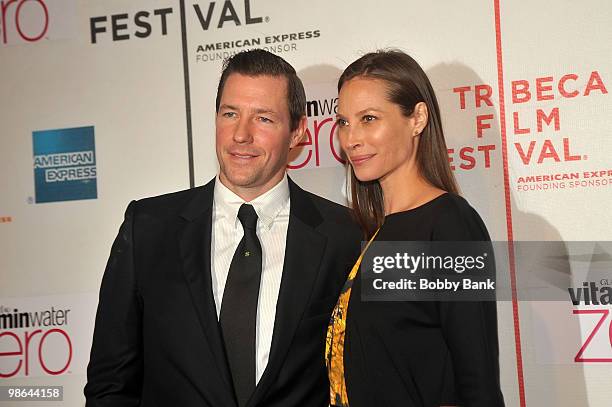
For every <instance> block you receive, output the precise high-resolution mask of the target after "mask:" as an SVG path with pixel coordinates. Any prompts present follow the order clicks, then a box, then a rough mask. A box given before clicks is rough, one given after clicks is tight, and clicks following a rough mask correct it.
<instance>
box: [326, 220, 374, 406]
mask: <svg viewBox="0 0 612 407" xmlns="http://www.w3.org/2000/svg"><path fill="white" fill-rule="evenodd" d="M377 233H378V231H376V233H374V235H373V236H372V238H371V239H370V241H369V242H368V244H367V245H366V247H365V248H364V249H363V251H362V252H361V255H360V256H359V258H358V259H357V262H356V263H355V265H354V266H353V268H352V269H351V272H350V273H349V276H348V278H347V280H346V283H344V287H342V292H341V293H340V298H338V302H337V303H336V307H335V308H334V311H333V312H332V315H331V319H330V321H329V326H328V327H327V338H326V340H325V364H326V365H327V375H328V376H329V397H330V403H331V405H332V406H338V407H348V406H349V401H348V395H347V394H346V381H345V378H344V334H345V331H346V314H347V311H348V304H349V299H350V298H351V288H352V287H353V280H354V279H355V276H356V275H357V272H358V271H359V266H361V261H362V260H363V255H364V254H365V252H366V250H368V247H370V243H372V241H373V240H374V238H375V237H376V234H377Z"/></svg>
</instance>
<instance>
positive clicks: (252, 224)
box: [238, 204, 257, 230]
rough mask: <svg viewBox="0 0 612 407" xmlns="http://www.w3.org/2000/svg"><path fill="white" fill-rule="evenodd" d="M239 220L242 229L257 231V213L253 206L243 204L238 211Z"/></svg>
mask: <svg viewBox="0 0 612 407" xmlns="http://www.w3.org/2000/svg"><path fill="white" fill-rule="evenodd" d="M238 219H239V220H240V223H242V227H243V228H246V229H252V230H256V228H257V213H255V208H253V205H249V204H242V206H240V209H239V210H238Z"/></svg>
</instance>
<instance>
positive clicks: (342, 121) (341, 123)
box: [336, 118, 348, 127]
mask: <svg viewBox="0 0 612 407" xmlns="http://www.w3.org/2000/svg"><path fill="white" fill-rule="evenodd" d="M336 124H337V125H338V126H340V127H346V126H348V122H347V121H346V120H345V119H340V118H338V119H336Z"/></svg>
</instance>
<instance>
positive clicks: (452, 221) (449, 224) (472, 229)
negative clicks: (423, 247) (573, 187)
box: [431, 192, 490, 240]
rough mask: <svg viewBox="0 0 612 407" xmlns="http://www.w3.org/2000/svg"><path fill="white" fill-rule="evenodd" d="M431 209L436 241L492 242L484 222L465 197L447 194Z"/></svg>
mask: <svg viewBox="0 0 612 407" xmlns="http://www.w3.org/2000/svg"><path fill="white" fill-rule="evenodd" d="M431 209H432V211H435V213H433V215H434V216H435V217H436V222H435V226H434V231H433V234H434V236H433V237H434V240H490V237H489V233H488V231H487V228H486V226H485V223H484V221H483V220H482V218H481V217H480V215H479V214H478V212H477V211H476V209H474V207H472V205H470V203H469V202H468V201H467V200H466V199H465V198H464V197H462V196H460V195H457V194H454V193H451V192H447V193H445V194H444V195H443V196H441V197H440V198H438V199H437V202H436V205H434V206H432V208H431Z"/></svg>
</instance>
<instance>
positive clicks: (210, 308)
mask: <svg viewBox="0 0 612 407" xmlns="http://www.w3.org/2000/svg"><path fill="white" fill-rule="evenodd" d="M213 190H214V180H212V181H211V182H209V183H208V184H206V185H205V186H204V187H203V189H202V191H201V193H200V194H198V195H197V196H196V198H195V199H193V200H192V201H191V202H190V203H189V204H188V205H187V206H186V207H185V209H184V211H183V212H182V214H181V217H182V218H183V220H184V225H183V227H182V230H181V231H180V232H179V245H180V253H181V260H182V264H183V268H182V269H183V273H184V275H185V280H186V281H187V285H188V286H189V291H190V294H191V299H192V301H193V305H194V307H195V309H196V312H197V315H198V319H199V322H200V325H201V328H202V330H203V332H204V336H205V337H206V342H207V344H208V346H209V348H210V351H211V353H212V355H213V358H214V360H215V363H216V365H217V366H216V367H217V369H218V371H219V373H220V376H221V378H222V380H223V382H224V384H225V386H226V387H227V392H228V393H229V394H232V396H233V389H232V385H231V376H230V373H229V368H228V365H227V361H226V358H225V347H224V345H223V339H222V337H221V331H220V329H219V323H218V319H217V311H216V307H215V300H214V296H213V292H212V280H211V263H210V258H211V235H212V215H213Z"/></svg>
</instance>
